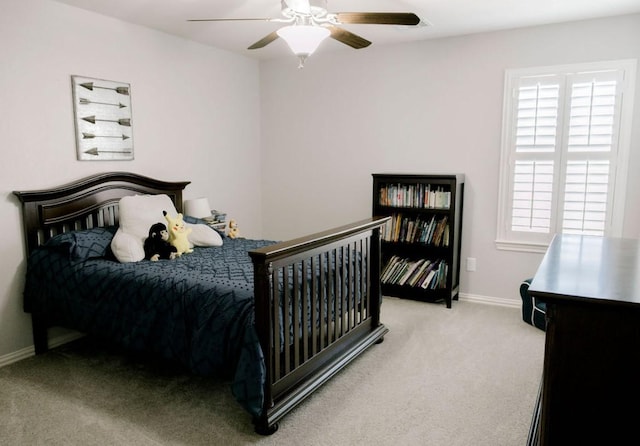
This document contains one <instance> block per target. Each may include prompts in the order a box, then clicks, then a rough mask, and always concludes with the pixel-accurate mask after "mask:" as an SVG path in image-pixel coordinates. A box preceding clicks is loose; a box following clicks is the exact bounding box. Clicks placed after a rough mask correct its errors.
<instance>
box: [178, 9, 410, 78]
mask: <svg viewBox="0 0 640 446" xmlns="http://www.w3.org/2000/svg"><path fill="white" fill-rule="evenodd" d="M281 4H282V17H281V18H270V17H267V18H221V19H190V20H188V21H189V22H223V21H244V20H254V21H266V22H278V23H286V24H287V26H284V27H282V28H279V29H277V30H276V31H273V32H271V33H269V34H267V35H266V36H264V37H263V38H262V39H260V40H258V41H257V42H255V43H254V44H253V45H251V46H249V48H248V49H250V50H255V49H258V48H263V47H265V46H267V45H268V44H270V43H271V42H273V41H274V40H276V39H277V38H278V37H282V38H283V39H284V40H285V41H286V42H287V44H288V45H289V47H290V48H291V51H293V53H294V54H295V55H296V56H298V58H299V60H300V64H299V65H298V68H302V67H303V66H304V62H305V60H306V58H307V57H309V56H310V55H311V54H312V53H313V52H314V51H315V50H316V49H317V48H318V46H319V45H320V43H322V41H323V40H324V39H325V38H327V37H331V38H332V39H335V40H337V41H338V42H341V43H344V44H345V45H348V46H350V47H351V48H355V49H360V48H365V47H367V46H369V45H371V42H370V41H368V40H367V39H365V38H363V37H360V36H358V35H357V34H354V33H352V32H350V31H347V30H346V29H344V28H341V27H339V26H338V25H342V24H372V25H402V26H415V25H418V24H419V23H420V17H418V16H417V15H416V14H413V13H410V12H336V13H330V12H328V11H327V0H281Z"/></svg>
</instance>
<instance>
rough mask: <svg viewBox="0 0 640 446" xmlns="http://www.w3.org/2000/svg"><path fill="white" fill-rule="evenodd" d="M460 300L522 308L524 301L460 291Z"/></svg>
mask: <svg viewBox="0 0 640 446" xmlns="http://www.w3.org/2000/svg"><path fill="white" fill-rule="evenodd" d="M458 298H459V300H462V301H466V302H475V303H480V304H487V305H499V306H502V307H510V308H520V307H521V306H522V302H521V300H520V299H505V298H504V297H491V296H480V295H478V294H467V293H460V294H459V295H458Z"/></svg>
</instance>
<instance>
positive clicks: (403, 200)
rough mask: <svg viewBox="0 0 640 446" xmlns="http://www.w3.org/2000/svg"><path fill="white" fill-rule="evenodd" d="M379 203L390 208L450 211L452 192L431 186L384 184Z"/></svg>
mask: <svg viewBox="0 0 640 446" xmlns="http://www.w3.org/2000/svg"><path fill="white" fill-rule="evenodd" d="M378 203H379V204H380V205H382V206H390V207H412V208H425V209H449V207H450V206H451V191H448V190H444V189H443V188H442V187H440V186H439V187H435V186H432V185H431V184H422V183H418V184H401V183H399V184H384V185H382V187H380V190H379V191H378Z"/></svg>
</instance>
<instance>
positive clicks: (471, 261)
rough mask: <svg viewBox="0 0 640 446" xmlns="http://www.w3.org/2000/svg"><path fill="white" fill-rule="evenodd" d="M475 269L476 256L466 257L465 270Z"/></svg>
mask: <svg viewBox="0 0 640 446" xmlns="http://www.w3.org/2000/svg"><path fill="white" fill-rule="evenodd" d="M475 270H476V258H475V257H467V271H475Z"/></svg>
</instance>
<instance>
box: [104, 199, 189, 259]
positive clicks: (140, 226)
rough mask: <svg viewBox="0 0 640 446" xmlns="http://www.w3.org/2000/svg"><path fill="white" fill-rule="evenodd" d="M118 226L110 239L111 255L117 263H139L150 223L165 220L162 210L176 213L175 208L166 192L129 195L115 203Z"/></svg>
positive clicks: (164, 221)
mask: <svg viewBox="0 0 640 446" xmlns="http://www.w3.org/2000/svg"><path fill="white" fill-rule="evenodd" d="M118 210H119V213H120V218H119V219H120V227H119V228H118V231H117V232H116V234H115V235H114V236H113V240H112V241H111V250H112V251H113V255H114V256H115V257H116V259H118V261H120V262H139V261H140V260H142V259H144V240H145V239H146V238H147V237H148V236H149V228H150V227H151V225H152V224H154V223H164V224H165V225H166V220H165V218H164V215H163V214H162V211H167V213H168V214H169V215H176V214H177V213H178V212H177V211H176V207H175V206H174V204H173V201H171V198H169V196H168V195H165V194H160V195H130V196H127V197H122V198H121V199H120V201H119V203H118Z"/></svg>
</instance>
